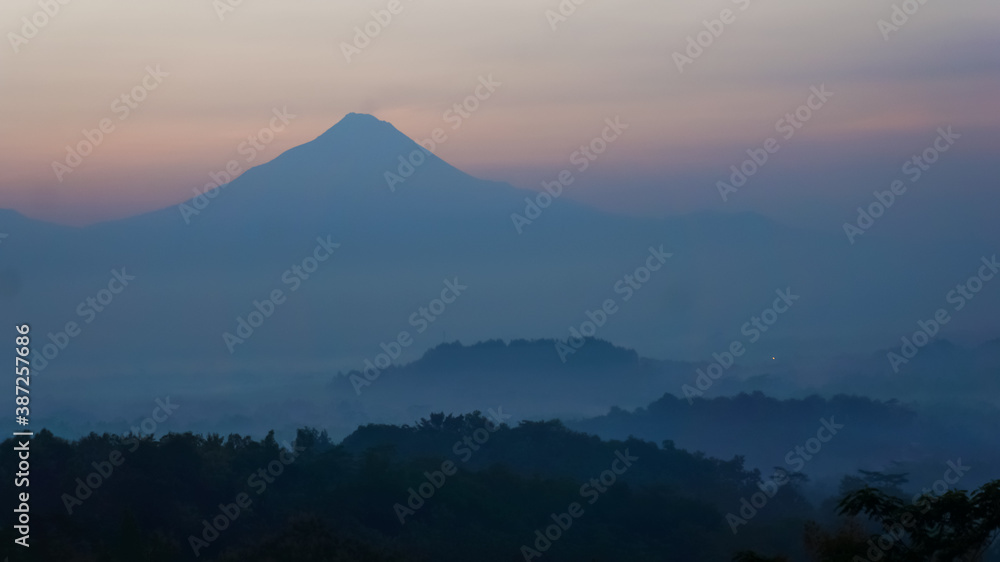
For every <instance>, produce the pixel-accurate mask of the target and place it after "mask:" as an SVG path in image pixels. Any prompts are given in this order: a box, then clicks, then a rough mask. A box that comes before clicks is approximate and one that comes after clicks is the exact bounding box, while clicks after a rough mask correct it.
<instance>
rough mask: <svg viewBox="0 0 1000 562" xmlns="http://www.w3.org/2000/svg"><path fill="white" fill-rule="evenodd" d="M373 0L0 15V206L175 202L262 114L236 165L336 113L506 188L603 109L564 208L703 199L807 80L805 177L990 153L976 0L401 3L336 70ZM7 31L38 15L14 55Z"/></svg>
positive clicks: (991, 130) (80, 218) (555, 156)
mask: <svg viewBox="0 0 1000 562" xmlns="http://www.w3.org/2000/svg"><path fill="white" fill-rule="evenodd" d="M389 4H390V2H389V1H388V0H386V1H365V2H361V3H355V4H353V5H351V6H344V5H340V3H332V4H330V5H327V4H323V3H316V2H287V3H286V2H282V3H278V2H265V1H263V0H245V1H244V2H243V3H242V5H240V6H239V7H237V8H235V9H234V10H233V11H232V12H228V13H225V14H224V17H222V18H220V17H219V15H218V14H217V13H215V11H214V10H213V8H212V5H213V4H212V3H211V2H208V1H204V0H200V1H195V0H176V1H173V2H170V3H163V4H152V3H134V4H132V3H128V4H123V3H120V2H112V1H110V0H90V1H88V2H82V1H79V0H77V1H75V2H70V3H69V4H68V5H66V6H61V5H60V11H59V13H57V14H55V15H54V16H52V17H50V18H42V17H41V16H36V15H35V14H36V12H39V10H40V8H39V6H38V4H37V3H35V2H33V1H29V0H13V1H9V2H5V3H4V5H3V6H2V7H0V21H2V22H3V27H2V30H3V31H4V33H5V35H6V37H7V43H8V44H7V45H5V46H4V47H3V48H0V65H2V68H3V70H4V76H3V78H2V83H0V96H2V99H3V101H4V103H3V104H0V122H2V123H3V134H2V136H0V207H9V208H15V209H18V210H21V211H22V212H24V213H26V214H29V215H31V216H35V217H39V218H46V219H51V220H57V221H62V222H70V223H77V224H79V223H86V222H92V221H95V220H102V219H108V218H113V217H119V216H124V215H128V214H133V213H137V212H141V211H145V210H151V209H155V208H158V207H162V206H166V205H170V204H174V203H177V202H179V201H182V200H184V199H187V198H188V197H190V196H191V195H192V192H191V190H192V188H194V187H196V186H199V185H203V184H204V183H205V181H206V180H205V178H206V177H207V174H208V172H209V171H212V170H216V169H218V168H219V167H220V166H221V165H224V163H225V162H227V161H228V160H230V159H231V158H233V157H234V156H236V154H237V151H238V149H239V147H240V145H241V143H242V142H243V141H244V140H246V138H247V136H248V135H251V134H253V133H255V132H257V131H259V130H260V129H261V128H262V127H265V126H267V125H268V123H269V121H270V119H271V116H272V110H273V109H274V108H282V107H287V108H288V111H290V112H291V113H293V114H295V115H296V117H295V119H294V120H293V121H292V122H291V123H290V124H289V125H288V126H287V127H286V128H285V129H284V130H283V131H281V132H279V133H277V134H276V136H275V139H274V140H273V142H272V143H270V144H269V145H267V146H266V148H265V149H264V150H262V151H260V154H259V155H258V157H257V158H256V159H255V161H254V164H259V163H263V162H266V161H268V160H270V159H272V158H274V157H275V156H277V155H278V154H280V153H281V152H282V151H284V150H287V149H288V148H291V147H293V146H296V145H298V144H302V143H304V142H307V141H309V140H311V139H313V138H315V137H316V136H318V135H319V134H321V133H322V132H323V131H325V130H326V129H327V128H329V127H330V126H332V125H333V124H335V123H336V122H337V121H338V120H339V119H340V118H341V117H343V115H344V114H346V113H349V112H354V111H356V112H365V113H372V114H374V115H376V116H377V117H379V118H381V119H383V120H387V121H390V122H391V123H393V124H394V125H395V126H396V127H397V128H399V129H400V130H401V131H402V132H404V133H405V134H407V135H409V136H410V137H413V138H414V139H416V140H420V139H422V138H424V137H426V136H427V135H428V134H429V133H430V132H431V131H432V130H433V129H434V128H436V127H446V128H447V129H448V131H449V141H448V142H446V143H445V144H443V145H442V146H441V147H439V148H438V149H437V153H438V155H439V156H441V157H443V158H444V159H445V160H447V161H449V162H450V163H452V164H454V165H455V166H457V167H459V168H461V169H463V170H465V171H468V172H470V173H473V174H476V175H481V176H485V177H489V178H490V179H497V180H503V181H510V182H512V183H515V184H516V185H520V186H524V187H534V186H535V185H536V184H537V182H540V181H541V180H544V179H547V177H546V176H547V171H549V170H551V171H552V172H556V171H558V170H559V169H561V168H562V167H564V166H565V165H566V161H567V158H568V157H569V154H570V153H571V152H572V151H573V150H575V149H576V148H577V147H578V146H579V145H580V144H583V143H585V142H588V141H589V140H590V139H591V138H593V137H594V136H595V135H596V134H598V133H599V132H600V129H601V127H602V123H603V121H604V119H605V118H608V117H614V116H620V117H621V118H622V119H623V120H625V121H626V122H628V123H629V124H630V129H629V131H628V134H627V135H626V136H624V137H623V139H622V141H621V142H620V143H617V144H616V145H615V146H614V147H613V150H609V152H608V153H607V154H606V156H604V157H602V161H601V163H600V164H601V170H595V173H594V175H593V178H592V181H591V184H590V185H587V186H584V188H582V189H581V190H580V193H579V194H578V195H579V197H581V198H583V199H585V200H589V201H591V202H594V203H595V204H599V205H607V206H608V207H610V208H615V209H616V210H623V211H626V212H628V211H635V212H649V203H650V202H651V201H659V202H663V203H664V204H669V205H670V206H671V207H672V208H673V209H675V210H676V209H684V210H689V209H693V208H698V207H701V206H709V205H711V204H712V201H711V197H705V190H706V187H705V186H706V185H708V186H709V190H710V189H711V185H712V184H713V183H714V180H715V179H716V178H715V176H719V175H721V174H722V173H723V172H725V170H726V169H727V168H728V166H729V165H730V164H731V163H732V161H734V160H735V159H737V158H738V157H739V156H740V155H741V154H742V152H743V151H744V150H745V149H747V148H752V147H754V146H756V145H758V144H759V143H760V142H761V141H762V140H763V139H764V138H766V137H768V136H774V134H775V133H774V125H775V122H776V121H777V120H778V119H780V118H781V117H782V116H783V115H784V114H786V113H788V112H789V111H794V110H795V108H796V107H798V106H799V105H800V104H802V103H804V102H805V101H806V99H807V97H808V95H809V91H810V87H811V86H813V85H817V86H818V85H820V84H825V85H826V86H827V87H828V88H829V89H831V90H833V91H834V92H835V97H834V98H833V100H832V101H831V102H830V103H829V104H828V105H826V106H824V107H823V109H821V110H819V111H817V112H816V115H815V117H814V118H813V119H811V120H810V122H809V123H807V124H806V126H805V127H803V128H802V130H801V131H800V132H799V133H797V135H796V137H795V138H794V139H792V140H791V141H790V142H796V143H799V146H800V147H803V148H805V147H808V148H809V150H808V151H805V152H803V153H802V154H803V156H802V157H803V158H804V157H805V156H806V155H808V157H809V158H813V159H818V160H819V161H818V162H815V165H816V166H817V167H818V168H824V167H835V166H843V165H844V162H850V161H851V159H861V160H864V163H865V164H866V165H868V164H872V165H874V164H873V162H878V159H879V158H882V159H884V160H885V162H886V166H887V167H888V168H895V167H897V160H898V158H899V157H900V155H905V154H907V153H908V152H907V151H908V150H909V151H911V152H912V150H911V149H912V148H917V147H919V146H921V143H923V142H924V137H927V136H928V135H931V133H932V132H933V131H934V130H935V128H937V127H939V126H942V125H952V126H954V127H955V128H956V129H961V130H963V131H967V132H968V133H969V136H968V142H967V143H965V145H964V147H963V150H964V154H965V155H966V156H968V157H969V158H973V159H975V158H990V157H992V158H995V155H996V150H997V144H996V138H997V136H996V135H997V132H998V125H1000V111H997V101H996V100H997V97H996V96H997V92H998V91H1000V88H998V87H1000V73H998V66H1000V65H998V55H997V53H998V52H1000V49H998V47H1000V43H998V40H997V36H996V32H995V30H996V29H997V24H998V23H1000V8H998V6H997V4H996V2H995V1H990V0H982V1H967V0H959V1H956V2H950V3H945V2H943V1H942V0H936V1H935V0H931V1H930V2H928V3H927V4H925V5H923V6H922V7H921V8H920V9H919V11H917V12H916V13H914V14H913V15H911V16H909V20H908V21H907V22H906V23H905V25H902V26H900V28H899V30H898V31H893V32H891V33H890V35H889V40H888V41H887V40H886V39H885V36H884V35H883V32H882V31H880V29H879V25H878V22H879V20H880V19H882V20H889V18H890V16H891V14H892V6H893V2H891V1H875V2H873V1H871V0H845V1H841V2H828V3H822V4H817V3H799V2H790V1H771V2H763V1H758V0H753V1H749V2H748V1H747V0H739V1H732V0H725V1H718V0H713V1H711V2H699V1H695V0H681V1H675V2H663V3H656V4H652V3H649V2H638V1H633V0H622V1H616V2H610V1H608V0H588V1H587V2H585V3H583V4H582V5H581V6H579V7H578V8H577V9H576V11H575V12H574V13H573V14H571V15H569V16H568V17H567V18H566V21H562V22H559V23H558V24H557V26H556V29H552V26H551V25H550V23H549V21H548V18H547V16H546V11H547V10H550V9H552V10H555V9H557V8H558V5H559V3H558V2H556V1H548V2H541V3H539V2H535V1H529V0H510V1H508V2H504V3H494V4H483V3H464V2H457V1H446V0H421V1H418V2H412V1H410V0H401V3H400V4H399V6H401V10H400V11H399V12H398V13H397V14H395V15H393V16H392V21H391V22H390V23H388V25H386V26H384V29H382V30H381V32H380V33H379V35H378V37H375V38H374V39H372V40H371V42H370V44H369V45H367V46H365V47H364V48H363V49H360V51H361V52H360V53H355V54H354V55H353V56H352V57H351V60H350V62H348V61H347V60H346V58H345V56H344V54H343V51H342V43H343V42H350V41H352V40H353V37H354V35H355V31H354V28H355V26H358V27H364V26H365V25H366V24H368V23H369V22H370V21H371V20H372V19H373V16H372V14H371V12H372V11H373V10H374V11H380V10H385V9H386V8H387V7H388V6H389ZM742 8H746V9H745V10H744V9H742ZM723 10H731V14H730V15H729V16H727V17H728V18H729V19H730V21H731V22H732V23H729V24H727V25H725V26H724V28H723V31H722V32H721V34H720V35H719V37H718V38H714V39H713V40H712V44H711V45H709V46H708V47H706V48H705V49H704V52H703V53H702V54H701V55H700V56H698V57H697V58H696V59H693V61H692V63H691V64H689V65H687V66H685V67H684V69H683V72H680V71H679V70H678V67H677V65H676V64H675V60H674V57H673V56H672V54H673V53H674V52H677V51H681V52H682V51H683V50H684V49H685V47H686V41H687V38H688V37H689V36H696V35H697V34H698V33H699V32H701V31H703V30H704V29H705V27H704V25H703V23H702V22H703V21H705V20H712V19H717V18H720V16H721V15H722V13H723ZM22 17H27V18H29V19H30V18H32V17H35V18H36V19H38V20H39V21H40V20H41V19H48V20H49V21H48V22H47V23H46V24H45V25H44V26H41V29H39V30H38V33H37V34H36V35H35V36H33V37H31V38H30V39H27V40H26V42H23V41H19V40H17V39H16V38H12V36H11V34H12V33H13V34H22V32H23V29H22V27H23V23H22V21H21V18H22ZM29 31H30V30H29ZM15 44H16V45H15ZM15 50H16V51H17V52H15ZM150 66H151V67H154V68H155V67H159V68H161V69H162V70H163V71H164V72H166V73H168V76H165V77H163V78H162V82H161V83H158V84H157V85H156V88H155V89H154V90H151V91H149V92H148V95H147V97H146V98H145V99H144V100H143V101H142V102H140V103H137V104H136V107H135V108H134V109H132V108H130V110H129V112H128V114H127V117H126V118H125V119H120V117H121V116H122V115H124V111H122V107H123V106H122V105H121V104H120V103H119V105H117V106H115V105H113V104H114V102H115V100H116V99H118V98H119V97H120V96H121V95H122V94H123V93H126V92H129V91H131V90H132V89H133V88H135V87H137V86H139V85H140V84H141V83H142V80H143V77H144V76H145V75H146V74H147V70H146V68H147V67H150ZM491 75H492V76H493V79H494V80H495V81H498V82H500V83H501V86H499V87H498V88H497V89H496V91H495V92H494V93H493V94H492V95H491V96H490V97H489V99H486V100H484V101H482V103H481V107H480V108H479V109H478V110H476V111H475V112H474V113H472V114H471V115H470V116H469V117H468V118H467V119H464V120H463V122H462V125H461V127H460V128H458V129H457V130H452V129H451V125H450V124H448V122H447V121H446V117H445V112H446V111H447V110H448V109H449V108H450V107H452V106H453V105H454V104H455V103H456V102H461V101H462V100H463V99H464V98H466V97H467V96H469V95H470V94H472V93H473V92H474V91H475V89H476V86H477V84H478V83H479V79H480V77H488V76H491ZM147 83H150V82H149V81H148V80H147ZM116 108H117V109H116ZM102 119H110V120H111V122H112V123H113V124H114V130H113V131H112V132H111V133H109V134H107V135H106V138H105V139H104V140H103V141H102V142H101V143H100V145H99V146H97V147H96V149H95V150H94V152H93V154H91V155H89V156H88V157H86V158H84V159H83V162H82V164H80V165H79V166H78V167H76V168H74V169H73V171H72V172H71V173H68V174H64V175H63V179H62V181H59V180H58V179H57V177H56V173H55V172H54V171H53V167H52V163H53V161H63V160H64V159H65V157H66V148H65V147H66V146H67V145H74V144H76V143H78V142H79V141H81V140H83V139H84V136H83V133H82V131H83V130H84V129H87V130H91V129H95V128H98V127H99V124H100V123H101V121H102ZM908 139H913V140H912V142H911V143H909V144H906V143H907V140H908ZM899 145H902V146H899ZM859 161H860V160H859ZM803 164H804V161H802V160H797V161H795V162H792V161H787V162H784V163H783V164H782V167H785V166H787V167H789V168H795V167H796V166H801V165H803ZM810 165H812V164H810ZM614 178H618V179H619V180H627V181H619V182H617V183H618V185H610V183H613V182H611V180H612V179H614ZM665 178H671V179H678V178H701V179H700V180H699V179H691V180H690V181H688V182H681V181H676V182H675V181H671V182H669V183H670V185H669V186H665V185H663V183H664V179H665ZM598 180H600V181H598ZM696 184H697V185H696ZM667 191H669V193H666V192H667ZM715 203H717V201H715ZM669 211H670V209H666V208H665V209H664V211H663V214H667V213H668V212H669ZM653 214H657V212H656V211H653Z"/></svg>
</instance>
